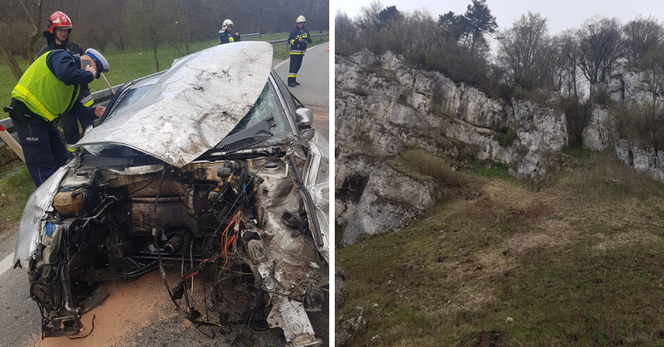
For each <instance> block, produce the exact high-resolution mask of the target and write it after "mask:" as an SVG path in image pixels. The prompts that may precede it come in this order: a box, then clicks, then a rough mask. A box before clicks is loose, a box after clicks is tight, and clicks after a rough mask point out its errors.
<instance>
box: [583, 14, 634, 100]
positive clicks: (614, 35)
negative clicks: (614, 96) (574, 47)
mask: <svg viewBox="0 0 664 347" xmlns="http://www.w3.org/2000/svg"><path fill="white" fill-rule="evenodd" d="M621 34H622V30H621V28H620V22H619V21H618V19H617V18H611V19H608V18H594V19H591V20H588V21H586V23H585V24H584V25H583V26H582V27H581V29H579V30H578V32H577V36H578V40H579V52H580V55H579V66H580V67H581V71H582V72H583V74H584V75H585V76H586V78H587V79H588V82H590V85H591V89H592V87H593V86H594V85H596V84H597V83H600V82H607V80H608V77H609V76H610V74H611V72H612V71H613V69H614V67H615V64H616V61H617V60H618V59H619V58H620V57H621V56H622V55H623V42H622V37H621Z"/></svg>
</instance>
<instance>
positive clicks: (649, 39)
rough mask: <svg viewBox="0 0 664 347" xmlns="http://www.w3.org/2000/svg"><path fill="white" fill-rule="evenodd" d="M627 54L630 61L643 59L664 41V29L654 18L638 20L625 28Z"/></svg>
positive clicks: (630, 22)
mask: <svg viewBox="0 0 664 347" xmlns="http://www.w3.org/2000/svg"><path fill="white" fill-rule="evenodd" d="M623 32H624V33H625V53H626V56H627V59H629V61H635V60H638V59H640V58H642V57H643V56H644V55H645V54H647V53H648V52H649V51H651V50H653V49H656V48H657V47H658V46H659V45H660V44H661V43H662V40H664V28H662V26H661V25H660V23H659V22H658V21H657V20H656V19H655V18H653V17H648V18H636V19H634V20H631V21H629V22H628V23H627V24H625V26H624V27H623Z"/></svg>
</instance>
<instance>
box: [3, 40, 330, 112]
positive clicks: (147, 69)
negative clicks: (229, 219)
mask: <svg viewBox="0 0 664 347" xmlns="http://www.w3.org/2000/svg"><path fill="white" fill-rule="evenodd" d="M315 33H318V32H315ZM315 33H314V34H315ZM286 38H288V33H275V34H265V35H261V41H274V40H280V39H286ZM328 41H329V38H328V37H324V38H314V39H313V43H312V44H311V45H310V46H315V45H317V44H321V43H324V42H328ZM39 44H41V43H39ZM217 44H219V41H218V40H210V41H205V42H197V43H195V44H193V45H192V47H190V53H193V52H196V51H199V50H202V49H205V48H209V47H213V46H216V45H217ZM181 51H182V52H181V53H182V54H185V52H184V49H183V48H181ZM103 54H104V57H105V58H106V59H107V60H108V62H109V63H110V65H111V69H110V71H109V72H108V73H106V74H105V75H106V78H107V79H108V82H109V83H110V84H111V85H113V86H115V85H119V84H122V83H125V82H126V81H127V80H126V78H125V75H124V72H123V70H122V67H121V65H120V61H119V60H118V59H121V60H122V65H124V68H125V70H126V71H127V77H128V78H129V80H133V79H136V78H139V77H143V76H147V75H149V74H152V73H155V72H156V70H155V66H154V55H153V52H152V49H151V48H138V49H131V50H125V51H120V50H117V49H115V48H109V49H107V50H106V51H105V52H103ZM157 56H158V60H159V68H160V69H161V70H165V69H168V68H169V67H170V66H171V64H172V63H173V60H174V59H175V58H176V57H180V56H181V55H180V53H177V52H175V51H174V49H173V47H172V46H170V45H166V44H165V45H162V46H161V47H160V48H159V50H158V51H157ZM274 58H275V59H288V50H287V49H286V44H285V43H284V44H279V45H276V46H274ZM18 63H19V66H20V67H21V69H22V70H23V71H25V70H26V69H27V68H28V66H29V64H28V61H27V60H23V59H19V60H18ZM15 85H16V79H14V76H13V75H12V74H11V71H10V70H9V67H8V66H7V64H5V63H4V61H3V62H2V63H0V103H2V105H9V102H10V100H11V92H12V89H14V86H15ZM106 88H108V85H107V84H106V82H105V81H104V79H103V78H100V79H98V80H95V81H94V82H92V83H91V84H90V90H92V91H93V92H94V91H98V90H102V89H106ZM6 117H7V114H6V113H4V112H1V113H0V119H2V118H6Z"/></svg>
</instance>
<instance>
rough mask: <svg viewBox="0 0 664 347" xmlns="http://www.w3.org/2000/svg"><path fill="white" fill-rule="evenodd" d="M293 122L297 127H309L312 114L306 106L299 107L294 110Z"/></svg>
mask: <svg viewBox="0 0 664 347" xmlns="http://www.w3.org/2000/svg"><path fill="white" fill-rule="evenodd" d="M295 122H296V123H297V126H298V128H302V127H310V126H311V124H312V123H313V122H314V114H313V113H312V112H311V110H310V109H308V108H299V109H297V111H295Z"/></svg>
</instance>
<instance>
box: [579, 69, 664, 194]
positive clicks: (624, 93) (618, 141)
mask: <svg viewBox="0 0 664 347" xmlns="http://www.w3.org/2000/svg"><path fill="white" fill-rule="evenodd" d="M653 80H654V76H653V75H652V74H650V73H648V72H634V71H630V70H628V69H626V68H624V67H620V68H619V69H618V70H617V71H616V73H615V74H614V75H613V76H612V78H611V80H610V81H609V83H607V84H606V85H601V86H600V87H599V88H600V89H603V90H605V91H606V93H608V95H609V96H610V98H611V100H612V101H613V102H615V103H626V104H628V105H630V104H638V105H643V104H644V103H652V100H653V91H652V90H653V84H652V83H651V82H649V81H653ZM655 98H656V100H657V102H658V103H660V104H661V103H662V95H659V94H658V93H655ZM613 116H614V115H613V114H612V111H611V109H610V108H607V107H602V106H596V107H595V108H594V109H593V111H592V118H591V121H590V123H589V124H588V126H587V127H586V129H585V130H584V133H583V141H584V146H585V147H586V148H588V149H590V150H594V151H603V150H607V149H611V150H613V151H615V153H616V155H617V156H618V158H619V159H620V160H621V161H622V162H623V163H624V164H625V165H628V166H630V167H632V168H634V169H635V170H636V171H638V172H642V173H646V174H648V175H649V176H650V177H652V178H653V179H657V180H662V181H664V153H663V152H662V151H658V150H655V149H654V148H650V147H648V146H646V145H644V144H643V143H639V142H638V141H631V140H627V139H623V138H621V137H620V136H619V134H618V131H617V130H616V129H615V124H614V122H613V121H612V120H613Z"/></svg>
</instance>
